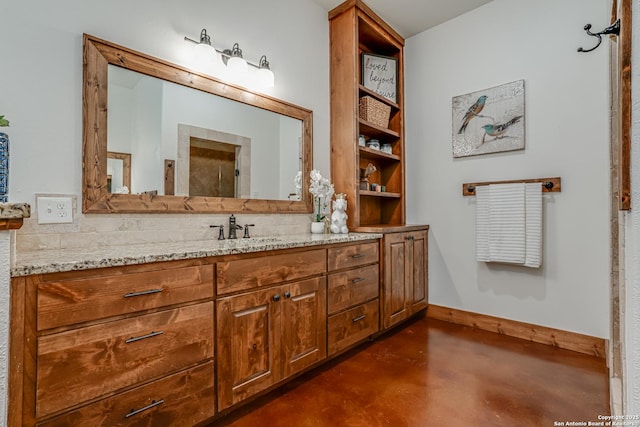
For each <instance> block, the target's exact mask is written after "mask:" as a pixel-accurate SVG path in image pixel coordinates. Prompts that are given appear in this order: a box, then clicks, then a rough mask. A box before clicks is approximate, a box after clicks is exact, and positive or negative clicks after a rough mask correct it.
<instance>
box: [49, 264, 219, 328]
mask: <svg viewBox="0 0 640 427" xmlns="http://www.w3.org/2000/svg"><path fill="white" fill-rule="evenodd" d="M211 297H213V265H204V266H193V267H184V268H173V269H158V270H155V271H145V272H139V273H130V274H118V275H111V276H109V275H104V276H98V277H92V278H83V279H79V280H66V281H60V282H44V283H40V284H39V285H38V302H37V304H38V330H40V331H41V330H45V329H49V328H55V327H59V326H65V325H72V324H74V323H80V322H86V321H90V320H96V319H102V318H105V317H110V316H116V315H121V314H129V313H135V312H137V311H142V310H148V309H152V308H157V307H164V306H168V305H171V304H178V303H183V302H189V301H195V300H198V299H203V298H211Z"/></svg>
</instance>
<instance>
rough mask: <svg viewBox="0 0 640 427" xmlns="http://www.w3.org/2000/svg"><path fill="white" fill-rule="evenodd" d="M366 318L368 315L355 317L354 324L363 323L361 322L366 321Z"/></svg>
mask: <svg viewBox="0 0 640 427" xmlns="http://www.w3.org/2000/svg"><path fill="white" fill-rule="evenodd" d="M365 317H367V315H366V314H363V315H362V316H358V317H354V318H353V320H352V322H353V323H356V322H359V321H361V320H364V318H365Z"/></svg>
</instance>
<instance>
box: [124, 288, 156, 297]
mask: <svg viewBox="0 0 640 427" xmlns="http://www.w3.org/2000/svg"><path fill="white" fill-rule="evenodd" d="M160 292H162V289H149V290H148V291H140V292H129V293H128V294H124V297H125V298H132V297H139V296H142V295H151V294H157V293H160Z"/></svg>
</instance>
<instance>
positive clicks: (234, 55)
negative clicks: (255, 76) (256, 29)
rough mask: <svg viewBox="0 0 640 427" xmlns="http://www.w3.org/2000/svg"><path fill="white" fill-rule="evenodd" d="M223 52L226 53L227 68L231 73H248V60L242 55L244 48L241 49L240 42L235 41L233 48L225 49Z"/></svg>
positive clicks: (241, 74)
mask: <svg viewBox="0 0 640 427" xmlns="http://www.w3.org/2000/svg"><path fill="white" fill-rule="evenodd" d="M222 54H223V55H225V56H224V57H225V58H226V63H227V68H228V69H229V71H230V72H231V73H233V74H235V75H240V76H243V75H245V74H247V72H248V70H249V67H248V66H247V61H245V60H244V58H243V57H242V49H240V46H239V45H238V43H234V44H233V47H232V48H231V50H229V49H225V50H224V51H222ZM223 61H224V60H223Z"/></svg>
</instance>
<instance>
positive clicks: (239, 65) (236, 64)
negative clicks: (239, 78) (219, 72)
mask: <svg viewBox="0 0 640 427" xmlns="http://www.w3.org/2000/svg"><path fill="white" fill-rule="evenodd" d="M227 68H228V69H229V72H231V73H233V74H238V75H244V74H247V72H248V69H249V68H248V66H247V61H245V60H244V59H243V58H242V57H241V56H240V57H237V56H232V57H231V58H229V59H228V60H227Z"/></svg>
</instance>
